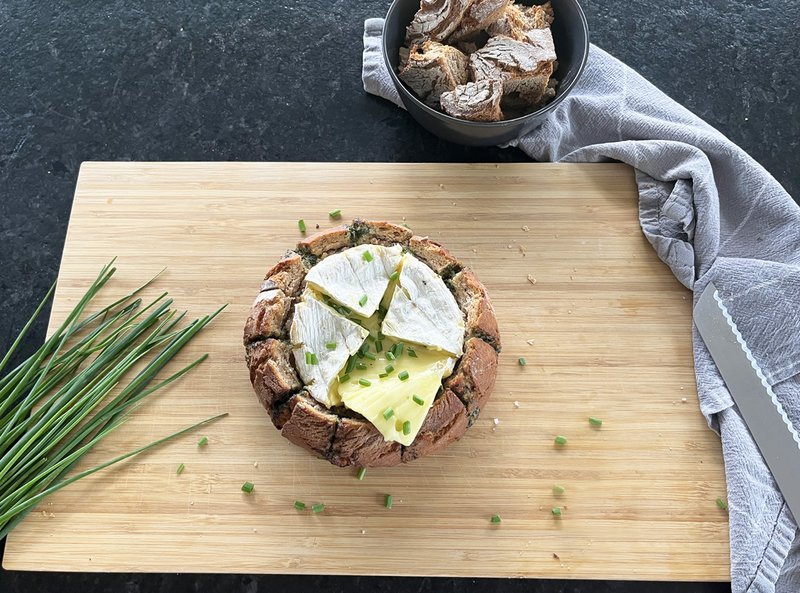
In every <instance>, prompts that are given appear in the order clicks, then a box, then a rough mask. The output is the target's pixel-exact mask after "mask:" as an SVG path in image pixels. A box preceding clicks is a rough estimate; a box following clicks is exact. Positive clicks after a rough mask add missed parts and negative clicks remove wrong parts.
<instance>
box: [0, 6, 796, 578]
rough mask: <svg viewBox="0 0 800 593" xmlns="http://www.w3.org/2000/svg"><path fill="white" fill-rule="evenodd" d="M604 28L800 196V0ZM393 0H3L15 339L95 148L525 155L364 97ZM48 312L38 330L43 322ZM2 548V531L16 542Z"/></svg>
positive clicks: (151, 155)
mask: <svg viewBox="0 0 800 593" xmlns="http://www.w3.org/2000/svg"><path fill="white" fill-rule="evenodd" d="M584 6H585V9H586V11H587V13H588V16H589V21H590V27H591V29H592V39H593V41H594V42H595V43H597V44H598V45H600V46H601V47H603V48H604V49H606V50H608V51H610V52H612V53H613V54H615V55H616V56H618V57H619V58H621V59H623V60H624V61H626V62H627V63H628V64H630V65H631V66H633V67H634V68H636V69H637V70H639V71H640V72H642V73H643V74H644V75H645V76H647V77H648V78H650V79H651V80H652V81H653V82H655V83H656V84H657V85H658V86H659V87H660V88H662V89H663V90H664V91H666V92H667V93H668V94H669V95H671V96H672V97H674V98H675V99H677V100H678V101H680V102H682V103H683V104H684V105H686V106H687V107H689V108H690V109H692V110H694V111H695V112H696V113H698V114H699V115H700V116H702V117H704V118H705V119H706V120H707V121H708V122H710V123H711V124H712V125H714V126H716V127H717V128H719V129H720V130H722V131H723V132H724V133H725V134H727V135H728V136H729V137H731V138H732V139H733V140H734V141H735V142H737V143H739V144H740V145H741V146H742V147H743V148H744V149H745V150H747V151H748V152H749V153H750V154H752V155H753V156H754V157H755V158H756V159H757V160H759V161H760V162H761V163H762V164H763V165H764V166H765V167H766V168H767V169H768V170H769V171H771V172H772V173H773V174H774V175H775V177H777V179H778V180H779V181H780V182H781V183H783V184H784V186H785V187H786V188H787V189H788V190H789V192H790V193H792V194H793V195H794V196H795V197H798V196H800V167H798V166H797V165H798V156H797V152H798V148H799V146H798V144H800V101H799V100H798V93H800V80H799V79H798V74H797V73H798V72H799V71H800V37H799V36H798V28H797V27H798V26H797V23H798V22H800V3H798V2H797V0H696V1H694V2H677V1H672V0H666V1H665V0H603V1H595V0H584ZM387 7H388V0H326V1H320V0H308V1H306V2H291V1H288V0H227V1H203V0H197V1H191V2H190V1H188V0H158V1H154V0H138V1H137V0H0V258H2V273H0V295H2V298H0V341H1V342H2V348H1V349H0V351H4V350H5V349H6V348H7V347H8V345H9V344H10V343H11V341H12V339H13V337H14V335H15V334H16V332H17V331H18V330H19V328H20V327H21V326H22V325H23V323H24V320H25V319H26V318H27V316H28V314H29V312H30V311H31V310H32V309H33V308H34V303H35V302H36V301H38V299H39V297H40V296H41V295H42V294H43V293H44V292H45V291H46V289H47V287H48V286H49V285H50V284H51V283H52V281H53V280H54V279H55V277H56V274H57V270H58V264H59V258H60V254H61V248H62V245H63V241H64V235H65V232H66V227H67V221H68V217H69V210H70V204H71V200H72V192H73V189H74V185H75V180H76V177H77V174H78V170H79V167H80V164H81V162H82V161H86V160H255V161H261V160H264V161H272V160H298V161H313V160H321V161H326V160H332V161H421V162H426V161H490V162H504V161H521V160H525V157H524V155H523V154H522V153H521V152H519V151H516V150H500V149H495V148H485V149H477V148H465V147H460V146H454V145H451V144H447V143H445V142H442V141H440V140H438V139H436V138H434V137H432V136H431V135H429V134H428V133H427V132H425V131H424V130H422V129H420V128H419V127H418V126H417V125H415V123H414V122H413V121H412V120H411V119H410V118H409V117H408V115H406V114H405V113H404V112H402V111H400V110H398V109H396V108H395V107H394V106H392V105H390V104H388V103H386V102H384V101H381V100H379V99H376V98H374V97H369V96H366V95H365V94H364V92H363V90H362V88H361V82H360V55H361V32H362V21H363V20H364V18H366V17H369V16H378V15H382V14H383V13H385V11H386V8H387ZM43 334H44V321H43V320H42V322H40V323H38V324H37V325H36V326H35V328H34V331H33V332H32V335H31V336H30V338H29V339H28V340H26V342H25V344H24V349H25V350H27V351H30V349H31V348H33V347H34V346H35V345H36V344H37V343H38V342H39V341H40V340H41V339H42V337H43ZM1 545H2V544H1V543H0V546H1ZM311 589H317V590H322V591H331V592H335V591H365V592H367V591H370V592H371V591H379V592H383V591H404V592H405V591H422V592H425V591H461V590H480V591H504V592H505V591H507V592H516V591H520V592H521V591H526V592H529V593H534V592H541V593H545V592H547V593H556V592H564V593H567V592H569V593H578V592H590V591H591V592H597V593H610V592H618V593H622V592H628V593H633V592H639V591H642V592H652V593H679V592H680V593H687V592H708V593H711V592H714V593H721V592H723V591H728V590H729V586H728V585H727V584H720V583H716V584H714V583H711V584H701V583H659V584H655V583H621V582H611V583H600V582H586V581H503V580H482V581H474V580H458V579H408V578H403V579H386V578H341V577H335V578H334V577H303V578H300V577H291V576H263V577H261V576H259V577H251V576H213V575H205V576H197V575H82V574H41V573H32V574H28V573H12V572H7V571H0V591H2V592H4V593H6V592H8V593H22V592H29V591H50V590H60V591H64V592H65V593H72V592H78V591H81V592H84V591H86V592H95V591H124V592H131V593H161V592H176V593H177V592H182V591H196V592H206V591H207V592H216V591H224V592H226V593H238V592H243V593H244V592H247V593H255V592H257V591H287V592H292V591H305V590H311Z"/></svg>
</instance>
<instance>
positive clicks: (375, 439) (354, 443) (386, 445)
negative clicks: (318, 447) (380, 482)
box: [330, 418, 402, 467]
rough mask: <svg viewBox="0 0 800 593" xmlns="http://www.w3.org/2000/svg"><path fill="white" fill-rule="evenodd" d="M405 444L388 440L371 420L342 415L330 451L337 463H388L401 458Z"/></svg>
mask: <svg viewBox="0 0 800 593" xmlns="http://www.w3.org/2000/svg"><path fill="white" fill-rule="evenodd" d="M401 449H402V446H401V445H400V443H396V442H394V441H386V440H384V439H383V435H382V434H381V433H380V432H378V429H377V428H375V427H374V426H373V425H372V424H370V423H369V422H367V421H366V420H362V419H358V418H340V419H339V426H338V427H337V429H336V436H335V437H334V439H333V445H332V446H331V451H330V461H331V463H333V464H334V465H339V466H342V467H344V466H347V465H353V466H357V467H389V466H392V465H397V464H398V463H400V461H401V456H400V452H401Z"/></svg>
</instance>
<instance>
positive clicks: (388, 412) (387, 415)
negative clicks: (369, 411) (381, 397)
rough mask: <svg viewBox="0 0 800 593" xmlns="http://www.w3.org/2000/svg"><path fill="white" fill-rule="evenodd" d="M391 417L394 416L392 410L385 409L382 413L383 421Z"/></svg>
mask: <svg viewBox="0 0 800 593" xmlns="http://www.w3.org/2000/svg"><path fill="white" fill-rule="evenodd" d="M392 416H394V410H393V409H392V408H386V409H385V410H384V411H383V419H384V420H388V419H389V418H391V417H392Z"/></svg>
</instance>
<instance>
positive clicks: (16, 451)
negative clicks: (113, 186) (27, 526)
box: [0, 261, 225, 539]
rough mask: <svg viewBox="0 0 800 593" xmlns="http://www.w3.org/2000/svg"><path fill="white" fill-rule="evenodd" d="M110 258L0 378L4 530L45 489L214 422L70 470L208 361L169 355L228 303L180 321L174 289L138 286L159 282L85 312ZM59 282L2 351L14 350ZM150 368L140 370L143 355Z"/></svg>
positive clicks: (1, 365)
mask: <svg viewBox="0 0 800 593" xmlns="http://www.w3.org/2000/svg"><path fill="white" fill-rule="evenodd" d="M112 265H113V261H112V262H111V263H109V264H108V265H106V266H104V267H103V269H102V270H101V271H100V274H99V275H98V276H97V278H96V279H95V281H94V282H93V283H92V285H91V286H90V287H89V289H88V290H87V292H86V294H84V295H83V297H82V298H81V299H80V301H79V302H78V303H77V305H75V308H74V309H73V310H72V312H71V313H70V314H69V315H68V316H67V318H66V319H65V321H64V323H63V324H62V325H61V326H60V327H59V328H58V329H57V330H56V331H55V333H54V334H53V335H52V336H51V337H50V338H48V339H47V340H46V341H45V343H44V344H43V345H42V346H41V347H40V348H39V349H38V350H37V351H36V352H34V353H33V354H32V355H31V356H30V357H28V358H27V359H26V360H24V361H23V362H21V363H20V364H19V365H18V366H16V367H15V368H14V369H12V370H10V371H9V372H7V373H6V374H5V375H4V376H3V377H2V378H1V379H0V539H2V538H3V537H4V536H5V535H6V534H8V533H9V532H10V531H11V530H12V529H13V528H14V527H15V526H16V525H17V523H19V521H21V520H22V518H23V517H24V516H25V515H26V514H27V513H28V512H29V511H30V510H31V509H32V508H33V507H34V506H35V505H36V504H37V503H38V502H39V501H41V500H42V499H43V498H44V497H45V496H47V495H48V494H51V493H53V492H55V491H56V490H59V489H61V488H63V487H64V486H67V485H69V484H71V483H72V482H75V481H76V480H79V479H81V478H83V477H85V476H88V475H90V474H92V473H94V472H96V471H99V470H101V469H103V468H106V467H108V466H109V465H113V464H114V463H117V462H119V461H122V460H124V459H127V458H128V457H131V456H133V455H136V454H137V453H141V452H142V451H145V450H147V449H150V448H152V447H155V446H156V445H159V444H161V443H163V442H165V441H167V440H169V439H172V438H175V437H177V436H179V435H182V434H184V433H186V432H189V431H191V430H193V429H195V428H197V427H199V426H202V425H204V424H207V423H209V422H212V421H214V420H216V419H218V418H221V417H222V416H225V414H221V415H220V416H215V417H213V418H208V419H206V420H203V421H202V422H199V423H197V424H195V425H193V426H190V427H188V428H185V429H183V430H181V431H179V432H176V433H174V434H171V435H169V436H166V437H164V438H162V439H159V440H157V441H154V442H152V443H150V444H148V445H145V446H143V447H141V448H139V449H136V450H135V451H131V452H129V453H126V454H124V455H120V456H119V457H116V458H114V459H111V460H109V461H107V462H105V463H103V464H101V465H99V466H97V467H93V468H91V469H88V470H85V471H82V472H80V473H78V474H75V475H71V476H69V477H67V474H68V473H69V472H70V470H71V469H72V468H73V467H74V466H75V465H76V464H77V462H78V461H79V460H80V459H81V457H83V455H85V454H86V453H87V452H88V451H89V450H90V449H91V448H92V447H93V446H94V445H96V444H97V443H98V442H100V441H101V440H102V439H103V438H105V437H106V436H108V434H109V433H111V432H112V431H114V430H115V429H116V428H118V427H119V426H120V425H121V424H122V423H123V422H124V421H125V420H126V419H127V417H128V415H129V414H130V413H131V412H132V411H133V410H135V409H136V407H137V405H138V404H139V403H141V401H142V400H143V399H144V398H145V397H147V396H148V395H150V394H152V393H154V392H156V391H158V390H159V389H161V388H162V387H164V386H166V385H168V384H169V383H171V382H173V381H175V380H176V379H178V378H179V377H180V376H182V375H183V374H185V373H187V372H188V371H190V370H191V369H192V368H194V367H195V366H197V365H198V364H200V363H201V362H202V361H203V360H205V358H206V357H207V355H203V356H201V357H200V358H198V359H197V360H195V361H194V362H192V363H191V364H189V365H188V366H186V367H184V368H182V369H181V370H179V371H178V372H176V373H174V374H172V375H170V376H169V377H167V378H165V379H160V380H156V376H157V375H158V374H159V372H160V371H161V370H162V369H163V368H164V367H165V366H166V365H167V363H169V361H170V360H171V359H172V358H173V357H174V356H175V355H176V354H177V353H178V352H180V350H181V349H182V348H183V347H184V346H185V345H186V344H187V343H188V342H189V340H191V339H192V338H193V337H194V336H195V335H196V334H197V333H198V332H199V331H200V330H201V329H203V328H204V327H205V326H206V325H207V324H208V323H209V322H210V321H211V320H212V319H214V317H216V316H217V315H218V314H219V313H220V312H221V311H222V309H223V308H224V307H222V308H220V309H218V310H217V311H215V312H214V313H212V314H211V315H206V316H204V317H201V318H200V319H196V320H194V321H191V322H189V323H188V324H186V325H184V326H183V327H179V324H180V323H181V321H182V320H183V318H184V316H185V312H183V313H180V314H179V313H178V312H177V311H175V310H174V309H172V308H171V306H172V299H170V298H167V293H163V294H161V295H160V296H159V297H158V298H156V299H155V300H153V301H152V302H150V303H149V304H143V302H142V299H140V298H136V295H137V294H138V293H139V292H140V291H141V290H142V289H144V288H145V287H146V286H147V285H149V284H150V282H152V280H151V281H150V282H147V283H146V284H144V285H143V286H141V287H139V288H138V289H136V290H134V291H133V292H131V293H130V294H127V295H125V296H124V297H122V298H121V299H119V300H117V301H116V302H114V303H112V304H111V305H108V306H107V307H104V308H103V309H100V310H99V311H97V312H95V313H91V314H88V315H84V314H85V313H86V310H87V308H88V306H89V304H90V302H91V301H92V299H93V298H94V297H95V295H96V294H97V293H98V292H99V291H100V290H101V289H102V288H103V286H105V284H106V283H107V282H108V281H109V279H110V278H111V277H112V276H113V274H114V272H115V271H116V268H114V267H112ZM54 289H55V285H54V286H53V287H51V288H50V291H49V292H48V293H47V295H46V296H45V298H44V299H43V300H42V302H41V303H40V304H39V306H38V308H37V309H36V311H35V312H34V314H33V316H32V317H31V318H30V320H29V321H28V323H27V324H26V325H25V327H24V328H23V329H22V331H21V332H20V334H19V336H17V338H16V340H15V341H14V343H13V344H12V345H11V347H10V348H9V350H8V352H6V354H5V356H4V357H3V359H2V361H0V374H2V373H3V371H4V370H5V367H6V366H7V365H8V363H9V361H10V360H11V358H12V356H13V354H14V352H15V351H16V349H17V347H18V346H19V345H20V343H21V341H22V339H23V337H24V336H25V334H26V333H27V331H28V330H29V329H30V327H31V325H32V324H33V321H34V320H35V319H36V317H37V316H38V315H39V313H41V311H42V309H43V308H44V306H45V304H46V303H47V301H48V300H49V298H50V297H51V296H52V295H53V292H54ZM139 363H141V365H142V366H143V368H141V370H139V371H138V372H135V373H134V372H133V371H132V368H133V367H134V365H137V364H139Z"/></svg>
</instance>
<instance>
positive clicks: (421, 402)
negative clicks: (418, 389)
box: [411, 395, 425, 406]
mask: <svg viewBox="0 0 800 593" xmlns="http://www.w3.org/2000/svg"><path fill="white" fill-rule="evenodd" d="M411 399H413V400H414V403H415V404H417V405H418V406H424V405H425V400H424V399H422V398H421V397H420V396H418V395H415V396H413V397H412V398H411Z"/></svg>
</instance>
